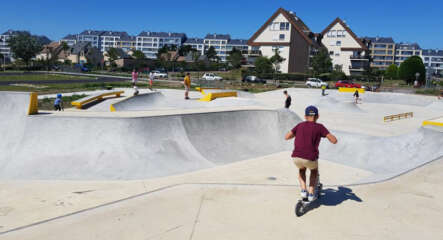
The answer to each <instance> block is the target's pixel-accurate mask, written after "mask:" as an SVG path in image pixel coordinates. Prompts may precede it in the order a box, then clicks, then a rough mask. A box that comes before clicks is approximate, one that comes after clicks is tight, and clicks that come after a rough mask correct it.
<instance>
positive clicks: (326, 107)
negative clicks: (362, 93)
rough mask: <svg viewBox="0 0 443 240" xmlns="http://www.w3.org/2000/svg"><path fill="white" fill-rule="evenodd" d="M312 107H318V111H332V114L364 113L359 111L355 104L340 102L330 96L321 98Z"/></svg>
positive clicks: (347, 101) (348, 101)
mask: <svg viewBox="0 0 443 240" xmlns="http://www.w3.org/2000/svg"><path fill="white" fill-rule="evenodd" d="M314 106H316V107H318V109H319V111H320V112H322V111H333V112H357V113H363V112H364V111H363V110H362V109H360V108H359V107H358V106H357V104H355V103H354V102H352V101H350V100H349V99H348V100H346V101H344V100H343V101H340V100H337V99H335V98H334V97H332V96H324V97H321V98H320V99H319V100H318V101H317V102H316V103H315V104H314Z"/></svg>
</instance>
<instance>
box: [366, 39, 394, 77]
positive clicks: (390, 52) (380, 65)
mask: <svg viewBox="0 0 443 240" xmlns="http://www.w3.org/2000/svg"><path fill="white" fill-rule="evenodd" d="M364 39H365V40H366V41H368V42H370V45H369V51H370V52H369V55H370V56H371V59H372V62H371V67H373V68H376V69H379V70H386V69H387V68H388V67H389V66H390V65H392V64H394V63H395V42H394V39H392V38H391V37H365V38H364Z"/></svg>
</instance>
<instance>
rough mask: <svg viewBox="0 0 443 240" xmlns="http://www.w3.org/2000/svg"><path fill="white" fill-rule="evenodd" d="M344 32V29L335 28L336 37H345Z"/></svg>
mask: <svg viewBox="0 0 443 240" xmlns="http://www.w3.org/2000/svg"><path fill="white" fill-rule="evenodd" d="M345 32H346V31H344V30H337V37H345Z"/></svg>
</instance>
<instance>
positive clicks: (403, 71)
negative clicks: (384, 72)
mask: <svg viewBox="0 0 443 240" xmlns="http://www.w3.org/2000/svg"><path fill="white" fill-rule="evenodd" d="M416 73H419V74H420V76H419V78H418V81H419V82H420V83H421V84H423V83H424V82H425V80H426V68H425V65H424V64H423V61H422V60H421V57H419V56H412V57H410V58H408V59H406V60H405V61H404V62H402V63H401V64H400V68H399V69H398V76H399V77H400V78H401V79H403V80H405V81H406V83H413V82H414V81H415V79H416V76H415V74H416Z"/></svg>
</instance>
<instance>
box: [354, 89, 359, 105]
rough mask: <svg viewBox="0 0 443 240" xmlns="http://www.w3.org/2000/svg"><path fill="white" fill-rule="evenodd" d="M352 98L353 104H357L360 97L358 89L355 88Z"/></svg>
mask: <svg viewBox="0 0 443 240" xmlns="http://www.w3.org/2000/svg"><path fill="white" fill-rule="evenodd" d="M354 98H355V104H357V103H358V100H359V98H360V94H359V93H358V89H355V92H354Z"/></svg>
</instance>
